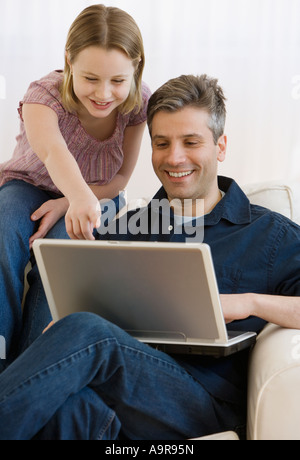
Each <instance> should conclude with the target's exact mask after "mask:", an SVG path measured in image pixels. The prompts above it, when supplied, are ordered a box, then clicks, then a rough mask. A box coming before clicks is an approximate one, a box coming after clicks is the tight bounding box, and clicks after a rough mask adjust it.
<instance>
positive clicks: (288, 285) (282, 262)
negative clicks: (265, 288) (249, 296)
mask: <svg viewBox="0 0 300 460" xmlns="http://www.w3.org/2000/svg"><path fill="white" fill-rule="evenodd" d="M272 256H273V261H274V263H273V265H272V270H271V271H270V278H269V279H270V284H271V285H272V286H274V288H275V292H274V294H275V295H276V294H277V295H284V296H296V297H299V296H300V270H299V268H300V227H299V226H298V225H297V224H295V223H294V222H291V221H289V220H288V219H285V218H282V222H281V227H280V231H279V234H278V237H277V241H276V246H275V247H274V248H273V254H272Z"/></svg>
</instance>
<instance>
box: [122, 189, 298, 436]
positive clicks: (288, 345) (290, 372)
mask: <svg viewBox="0 0 300 460" xmlns="http://www.w3.org/2000/svg"><path fill="white" fill-rule="evenodd" d="M243 190H244V192H245V193H246V195H247V196H248V197H249V199H250V201H251V202H252V203H255V204H259V205H261V206H265V207H267V208H269V209H272V210H274V211H276V212H280V213H281V214H284V215H285V216H287V217H289V218H290V219H292V220H293V221H295V222H296V223H298V224H299V225H300V184H297V183H290V184H285V183H282V182H265V183H260V184H251V185H247V186H245V187H243ZM145 202H146V200H138V202H135V203H133V202H131V203H130V206H129V208H130V209H131V208H133V207H136V205H138V206H141V205H145ZM247 437H248V440H296V439H297V440H298V439H300V330H292V329H282V328H280V327H278V326H275V325H274V324H268V325H267V326H266V327H265V329H264V330H263V331H262V332H261V334H260V335H259V336H258V339H257V343H256V345H255V347H254V349H253V351H252V352H251V357H250V364H249V386H248V421H247ZM199 439H201V440H238V437H237V435H236V433H233V432H226V433H216V434H213V435H211V436H207V437H204V438H199Z"/></svg>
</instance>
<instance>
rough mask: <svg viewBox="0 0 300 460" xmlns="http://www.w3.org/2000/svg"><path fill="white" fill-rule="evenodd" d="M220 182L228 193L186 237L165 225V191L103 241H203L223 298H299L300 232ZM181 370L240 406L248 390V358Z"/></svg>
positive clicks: (195, 363)
mask: <svg viewBox="0 0 300 460" xmlns="http://www.w3.org/2000/svg"><path fill="white" fill-rule="evenodd" d="M218 180H219V188H220V190H222V191H224V192H225V196H224V197H223V199H222V200H221V201H220V202H219V203H218V204H217V205H216V207H215V208H214V209H213V210H212V212H211V213H210V214H208V215H206V216H205V217H204V218H200V219H195V220H193V221H192V222H191V223H190V224H189V225H184V226H181V231H178V228H177V227H176V222H175V221H174V216H173V215H172V213H171V216H170V222H169V225H166V224H164V223H163V214H164V212H165V211H164V209H162V208H161V207H159V206H157V203H160V202H161V200H163V199H166V198H167V195H166V192H165V190H164V189H163V188H161V189H160V190H159V191H158V193H157V194H156V195H155V197H154V199H153V200H152V201H151V202H150V204H149V205H148V207H147V208H146V209H143V210H136V211H132V212H130V213H128V214H127V215H126V216H124V217H123V218H121V219H120V221H119V222H118V225H117V228H116V231H113V232H109V233H108V234H107V235H104V236H103V237H101V238H103V239H113V240H127V241H128V240H135V241H166V242H182V243H184V242H186V241H187V239H188V240H189V241H190V242H191V241H197V238H198V240H199V241H203V242H205V243H207V244H208V245H209V246H210V248H211V252H212V257H213V261H214V266H215V272H216V277H217V281H218V286H219V291H220V293H223V294H236V293H246V292H252V293H260V294H272V295H282V296H300V227H299V226H298V225H296V224H295V223H293V222H292V221H290V220H289V219H287V218H285V217H284V216H282V215H280V214H278V213H274V212H271V211H270V210H268V209H265V208H262V207H260V206H256V205H252V204H250V202H249V200H248V198H247V197H246V195H245V194H244V193H243V191H242V190H241V189H240V187H239V186H238V185H237V184H236V182H235V181H234V180H232V179H229V178H225V177H219V178H218ZM153 204H154V205H153ZM169 215H170V211H169ZM124 220H125V221H124ZM139 222H140V223H141V230H142V231H141V232H138V233H137V234H136V235H133V234H132V231H130V226H131V227H133V226H132V223H134V228H135V229H136V228H137V227H138V223H139ZM145 222H146V224H147V225H146V227H147V228H145ZM142 224H143V225H142ZM192 227H194V229H195V231H194V235H195V237H194V240H193V239H192V236H191V235H192V230H193V228H192ZM197 228H198V230H199V231H198V232H197V231H196V230H197ZM120 229H121V231H120ZM124 229H127V231H124ZM162 229H163V231H162ZM203 229H204V233H203V231H202V230H203ZM131 230H132V229H131ZM264 325H265V321H263V320H261V319H259V318H248V319H246V320H243V321H236V322H235V323H232V324H231V325H230V328H231V329H236V330H252V331H255V332H257V333H258V332H260V331H261V329H262V328H263V327H264ZM182 365H183V366H184V367H185V368H186V369H187V370H189V371H190V372H191V373H192V374H193V375H194V376H195V377H196V378H199V380H200V381H201V383H202V384H203V385H204V386H206V387H207V389H208V391H211V392H212V393H213V394H214V395H215V396H217V397H220V398H223V399H225V400H229V401H231V402H233V401H235V402H238V399H239V398H238V399H237V395H238V392H237V387H239V388H242V387H243V388H244V389H245V385H246V375H247V357H246V353H244V352H242V353H237V354H235V355H233V356H231V357H229V358H224V359H219V360H214V359H212V358H199V357H197V358H186V359H185V360H184V361H182ZM225 381H226V383H225ZM242 382H243V383H242ZM232 384H233V385H234V387H232V386H231V385H232ZM240 396H241V394H240ZM239 401H240V402H241V399H240V400H239Z"/></svg>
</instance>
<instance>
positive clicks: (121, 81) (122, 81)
mask: <svg viewBox="0 0 300 460" xmlns="http://www.w3.org/2000/svg"><path fill="white" fill-rule="evenodd" d="M124 81H125V80H113V83H116V84H117V85H120V84H121V83H124Z"/></svg>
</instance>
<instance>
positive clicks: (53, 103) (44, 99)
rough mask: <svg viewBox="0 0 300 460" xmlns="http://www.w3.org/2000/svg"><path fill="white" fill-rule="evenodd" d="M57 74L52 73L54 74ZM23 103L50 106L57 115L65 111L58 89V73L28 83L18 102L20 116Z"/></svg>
mask: <svg viewBox="0 0 300 460" xmlns="http://www.w3.org/2000/svg"><path fill="white" fill-rule="evenodd" d="M55 73H56V74H57V75H54V74H55ZM24 104H41V105H45V106H47V107H50V108H51V109H52V110H54V112H56V114H57V115H58V116H59V115H61V114H63V113H64V112H65V110H64V108H63V105H62V101H61V95H60V91H59V74H58V72H53V73H52V74H50V75H49V76H47V77H45V78H42V79H41V80H38V81H35V82H33V83H31V84H30V86H29V88H28V90H27V92H26V94H25V96H24V98H23V100H22V101H21V102H20V105H19V108H18V112H19V115H20V117H21V119H22V120H23V118H22V107H23V105H24Z"/></svg>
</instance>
